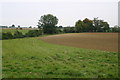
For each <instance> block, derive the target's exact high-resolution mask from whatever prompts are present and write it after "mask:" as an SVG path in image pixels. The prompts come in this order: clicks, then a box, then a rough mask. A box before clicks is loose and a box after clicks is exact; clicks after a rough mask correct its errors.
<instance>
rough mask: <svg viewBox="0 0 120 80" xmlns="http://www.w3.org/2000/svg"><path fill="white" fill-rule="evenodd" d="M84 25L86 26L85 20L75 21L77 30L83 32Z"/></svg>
mask: <svg viewBox="0 0 120 80" xmlns="http://www.w3.org/2000/svg"><path fill="white" fill-rule="evenodd" d="M83 27H84V22H83V21H81V20H78V21H77V22H76V23H75V30H76V32H83Z"/></svg>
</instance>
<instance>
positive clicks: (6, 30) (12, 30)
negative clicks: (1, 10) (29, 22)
mask: <svg viewBox="0 0 120 80" xmlns="http://www.w3.org/2000/svg"><path fill="white" fill-rule="evenodd" d="M15 31H20V32H22V33H23V34H25V33H27V32H28V31H29V30H17V29H2V32H11V33H12V34H14V32H15Z"/></svg>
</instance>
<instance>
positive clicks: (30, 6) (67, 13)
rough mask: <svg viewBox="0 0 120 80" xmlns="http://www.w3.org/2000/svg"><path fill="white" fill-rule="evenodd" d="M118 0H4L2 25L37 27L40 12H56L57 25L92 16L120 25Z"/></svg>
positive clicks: (1, 6)
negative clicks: (119, 22)
mask: <svg viewBox="0 0 120 80" xmlns="http://www.w3.org/2000/svg"><path fill="white" fill-rule="evenodd" d="M97 1H98V0H97ZM117 1H118V0H116V1H115V0H110V2H109V0H106V1H102V0H101V1H100V0H99V1H98V2H96V1H95V0H91V2H90V1H78V0H74V1H59V0H58V2H57V1H54V0H51V2H50V1H48V0H45V1H43V0H41V1H39V2H37V1H33V0H31V1H30V2H28V1H21V2H19V1H18V2H16V1H14V0H13V1H11V2H9V1H7V2H5V1H3V2H1V3H0V8H1V14H0V17H1V20H0V25H1V26H11V25H12V24H14V25H15V26H16V27H17V26H18V25H20V26H21V27H26V26H27V27H30V26H32V27H37V22H38V20H39V19H40V17H41V16H43V15H46V14H53V15H54V16H56V17H57V18H58V20H59V21H58V25H57V26H63V27H67V26H74V25H75V22H76V21H78V20H83V19H85V18H88V19H91V20H93V18H96V17H99V19H102V20H104V21H106V22H108V23H109V25H110V27H113V26H115V25H118V15H117V14H118V2H117ZM8 13H9V14H8Z"/></svg>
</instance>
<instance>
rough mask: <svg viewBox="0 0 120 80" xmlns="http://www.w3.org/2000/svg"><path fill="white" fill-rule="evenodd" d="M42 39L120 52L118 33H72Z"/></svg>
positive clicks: (67, 44)
mask: <svg viewBox="0 0 120 80" xmlns="http://www.w3.org/2000/svg"><path fill="white" fill-rule="evenodd" d="M40 39H41V40H43V41H46V42H48V43H53V44H59V45H66V46H72V47H78V48H87V49H96V50H103V51H112V52H118V33H70V34H60V35H51V36H47V37H41V38H40Z"/></svg>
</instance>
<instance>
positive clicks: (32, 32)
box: [2, 30, 42, 40]
mask: <svg viewBox="0 0 120 80" xmlns="http://www.w3.org/2000/svg"><path fill="white" fill-rule="evenodd" d="M40 35H42V31H40V30H29V31H28V32H27V33H25V34H23V33H22V32H20V31H18V30H17V31H15V32H14V33H13V34H12V33H11V32H2V40H4V39H16V38H25V37H38V36H40Z"/></svg>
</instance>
